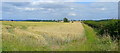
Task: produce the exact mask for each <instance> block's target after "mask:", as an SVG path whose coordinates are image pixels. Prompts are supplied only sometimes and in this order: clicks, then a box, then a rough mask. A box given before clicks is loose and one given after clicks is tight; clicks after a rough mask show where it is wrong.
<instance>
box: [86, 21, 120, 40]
mask: <svg viewBox="0 0 120 53" xmlns="http://www.w3.org/2000/svg"><path fill="white" fill-rule="evenodd" d="M84 23H85V24H87V25H89V26H91V27H93V28H95V30H96V31H97V32H98V34H99V35H104V34H106V35H110V36H111V37H112V38H113V39H120V31H119V30H120V28H119V27H120V20H102V21H84Z"/></svg>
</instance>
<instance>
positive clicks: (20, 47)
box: [2, 21, 84, 51]
mask: <svg viewBox="0 0 120 53" xmlns="http://www.w3.org/2000/svg"><path fill="white" fill-rule="evenodd" d="M2 28H3V29H2V30H3V32H2V35H3V37H2V38H3V51H34V50H35V51H36V50H37V51H46V50H47V51H50V50H57V49H60V47H61V45H65V44H69V43H71V42H73V41H77V40H79V39H81V38H82V37H84V28H83V26H82V25H81V23H56V22H14V21H12V22H10V21H5V22H3V27H2ZM13 48H14V49H13Z"/></svg>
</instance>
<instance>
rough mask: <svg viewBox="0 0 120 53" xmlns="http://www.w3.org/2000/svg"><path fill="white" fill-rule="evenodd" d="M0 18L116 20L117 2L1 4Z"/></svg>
mask: <svg viewBox="0 0 120 53" xmlns="http://www.w3.org/2000/svg"><path fill="white" fill-rule="evenodd" d="M0 12H2V18H1V19H7V20H9V19H13V20H27V19H37V20H62V19H63V18H65V17H66V18H68V19H69V20H73V19H74V20H100V19H112V18H114V19H115V18H116V19H117V18H118V3H117V2H2V10H1V11H0Z"/></svg>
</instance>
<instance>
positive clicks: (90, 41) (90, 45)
mask: <svg viewBox="0 0 120 53" xmlns="http://www.w3.org/2000/svg"><path fill="white" fill-rule="evenodd" d="M83 26H84V28H85V34H86V37H87V41H86V43H85V44H84V46H85V47H86V48H87V50H88V51H89V50H90V51H118V42H117V41H112V40H111V38H110V36H108V35H105V36H104V37H98V36H97V35H96V32H95V31H94V30H93V29H92V28H91V27H89V26H87V25H85V24H83Z"/></svg>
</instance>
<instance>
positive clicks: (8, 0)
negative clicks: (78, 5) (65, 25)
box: [2, 0, 120, 2]
mask: <svg viewBox="0 0 120 53" xmlns="http://www.w3.org/2000/svg"><path fill="white" fill-rule="evenodd" d="M34 1H39V2H118V1H120V0H2V2H34Z"/></svg>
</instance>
